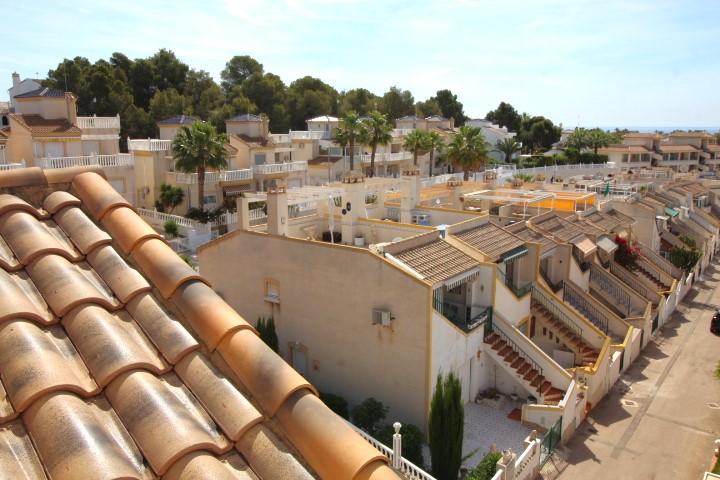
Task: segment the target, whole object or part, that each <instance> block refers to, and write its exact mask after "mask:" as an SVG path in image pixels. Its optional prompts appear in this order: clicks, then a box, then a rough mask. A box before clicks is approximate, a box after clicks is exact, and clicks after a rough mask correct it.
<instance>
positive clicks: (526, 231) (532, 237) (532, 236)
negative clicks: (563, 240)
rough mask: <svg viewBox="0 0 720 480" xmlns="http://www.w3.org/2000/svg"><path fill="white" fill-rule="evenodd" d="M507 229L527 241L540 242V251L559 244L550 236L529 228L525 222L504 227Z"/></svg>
mask: <svg viewBox="0 0 720 480" xmlns="http://www.w3.org/2000/svg"><path fill="white" fill-rule="evenodd" d="M504 228H505V230H507V231H508V232H510V233H512V234H513V235H516V236H517V237H519V238H521V239H522V240H523V241H525V242H535V243H539V244H540V253H543V252H546V251H548V250H550V249H551V248H554V247H555V246H557V243H556V242H555V241H554V240H553V239H552V238H550V237H548V236H546V235H543V234H542V233H539V232H536V231H535V230H532V229H530V228H528V226H527V225H526V224H525V222H518V223H516V224H514V225H508V226H507V227H504Z"/></svg>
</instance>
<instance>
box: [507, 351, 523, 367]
mask: <svg viewBox="0 0 720 480" xmlns="http://www.w3.org/2000/svg"><path fill="white" fill-rule="evenodd" d="M519 357H520V355H518V354H517V352H515V351H512V352H510V353H509V354H508V355H505V361H506V362H507V363H510V364H512V362H514V361H515V360H517V359H518V358H519Z"/></svg>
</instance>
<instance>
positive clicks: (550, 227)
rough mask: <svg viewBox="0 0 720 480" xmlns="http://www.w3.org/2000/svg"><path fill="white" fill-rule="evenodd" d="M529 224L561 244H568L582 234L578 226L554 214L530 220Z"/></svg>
mask: <svg viewBox="0 0 720 480" xmlns="http://www.w3.org/2000/svg"><path fill="white" fill-rule="evenodd" d="M530 223H531V224H532V225H533V226H534V227H537V228H539V229H541V230H542V231H543V232H544V233H546V234H548V235H552V236H554V237H555V238H557V239H559V240H561V241H563V242H570V241H572V240H573V239H575V238H577V237H579V236H580V235H582V234H583V230H582V229H581V228H580V226H579V225H576V224H574V223H572V222H568V221H567V220H564V219H562V218H560V217H558V216H557V215H555V213H554V212H550V213H548V214H544V215H540V216H537V217H533V218H531V219H530Z"/></svg>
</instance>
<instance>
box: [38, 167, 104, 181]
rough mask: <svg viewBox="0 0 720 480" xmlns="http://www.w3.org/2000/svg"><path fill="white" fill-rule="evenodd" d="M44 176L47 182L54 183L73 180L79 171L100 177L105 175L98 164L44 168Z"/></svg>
mask: <svg viewBox="0 0 720 480" xmlns="http://www.w3.org/2000/svg"><path fill="white" fill-rule="evenodd" d="M44 172H45V178H46V179H47V182H48V183H51V184H54V183H59V184H66V183H68V184H69V183H70V182H72V181H73V179H74V178H75V177H76V176H78V175H79V174H81V173H94V174H96V175H99V176H100V177H102V178H107V177H106V176H105V171H104V170H103V167H101V166H100V165H87V166H81V167H67V168H51V169H49V170H45V171H44Z"/></svg>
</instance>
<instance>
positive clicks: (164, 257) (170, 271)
mask: <svg viewBox="0 0 720 480" xmlns="http://www.w3.org/2000/svg"><path fill="white" fill-rule="evenodd" d="M131 257H132V259H133V261H134V262H135V264H136V265H137V266H138V267H140V269H141V270H142V272H143V273H144V274H145V275H146V276H147V277H148V279H149V280H150V282H151V283H152V284H153V285H155V286H156V287H157V288H158V290H159V291H160V294H161V295H162V296H163V297H164V298H165V299H169V298H170V296H171V295H172V294H173V293H174V292H175V290H177V288H178V287H179V286H180V285H182V284H183V283H185V282H187V281H188V280H200V281H201V282H205V283H207V280H206V279H204V278H203V277H201V276H200V275H199V274H198V273H197V272H196V271H195V270H193V269H192V267H191V266H190V265H188V264H187V263H185V262H184V261H183V259H182V258H180V257H179V256H178V254H177V253H175V252H174V251H173V250H172V248H170V247H169V246H168V244H166V243H165V242H164V241H162V240H158V239H156V238H149V239H147V240H143V241H141V242H140V243H138V244H137V246H136V247H135V248H134V249H133V252H132V254H131Z"/></svg>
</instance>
